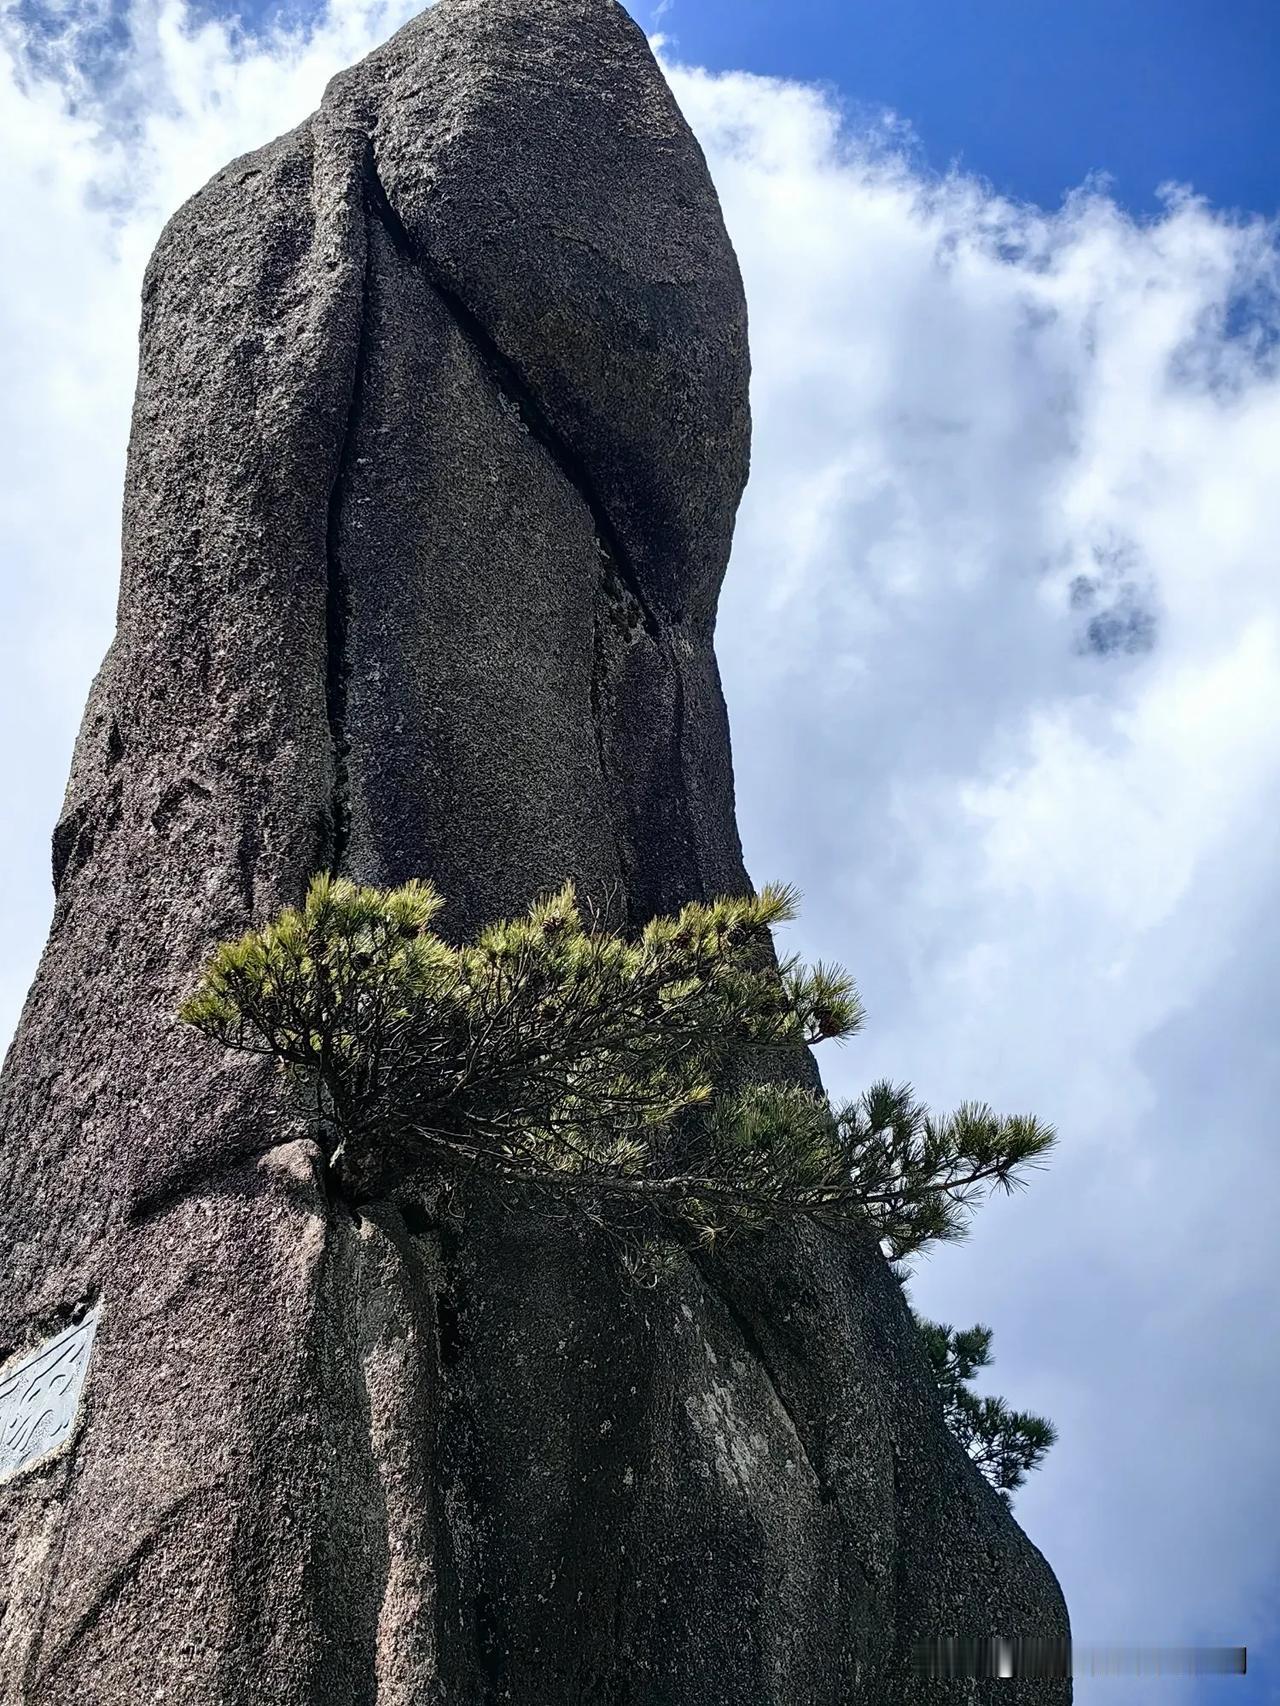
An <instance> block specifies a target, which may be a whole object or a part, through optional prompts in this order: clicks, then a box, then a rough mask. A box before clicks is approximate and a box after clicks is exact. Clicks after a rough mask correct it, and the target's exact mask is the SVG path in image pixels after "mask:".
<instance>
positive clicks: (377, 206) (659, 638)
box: [331, 143, 702, 928]
mask: <svg viewBox="0 0 1280 1706" xmlns="http://www.w3.org/2000/svg"><path fill="white" fill-rule="evenodd" d="M364 194H365V208H366V213H367V214H368V215H372V216H373V217H376V218H377V219H378V220H379V222H380V223H381V225H382V227H383V229H384V230H385V231H386V234H387V237H388V239H389V240H390V242H391V244H392V247H393V248H394V249H395V251H396V253H397V254H398V255H400V256H401V257H402V258H403V259H404V260H405V261H407V262H409V263H410V264H411V265H413V266H415V267H417V268H418V269H419V270H420V271H421V273H422V275H423V277H424V278H425V279H426V281H427V283H428V284H429V285H430V286H431V288H432V290H433V291H434V292H435V294H436V297H437V298H438V300H439V301H440V303H441V305H442V306H443V308H444V309H445V311H446V313H447V314H448V315H449V317H450V319H451V321H452V322H453V324H454V325H455V326H456V327H457V329H458V331H459V332H460V333H461V335H462V337H463V338H464V339H465V340H466V342H467V344H468V345H469V347H470V348H471V350H472V351H473V352H474V354H475V355H476V357H477V358H478V360H479V362H480V365H481V367H482V368H483V369H484V370H485V372H486V373H487V374H488V376H489V380H490V382H491V384H492V385H493V387H494V390H495V391H496V392H497V394H498V396H499V398H500V399H501V401H502V403H503V405H504V406H505V407H506V408H507V409H509V410H510V411H511V412H512V413H514V414H515V415H516V416H517V417H518V418H519V420H520V422H521V425H522V426H523V427H524V428H525V430H526V431H527V432H528V434H529V437H530V438H531V439H533V441H534V443H535V444H537V445H538V446H539V447H540V448H541V449H542V451H543V452H544V453H545V454H546V456H547V457H548V459H549V460H550V461H551V463H552V465H553V466H554V467H555V469H556V471H557V472H558V473H559V475H560V476H561V478H562V479H563V480H564V481H565V483H566V484H567V485H568V487H569V488H570V490H571V491H572V492H573V493H574V494H575V496H576V497H577V498H578V500H579V502H580V503H581V504H582V505H583V507H584V508H585V510H586V511H587V514H588V516H589V517H590V519H591V525H592V532H593V536H594V539H595V546H596V550H597V552H598V553H599V558H600V579H599V584H598V589H597V595H596V602H595V616H594V630H593V635H594V638H593V657H592V668H591V720H592V726H593V729H594V734H595V743H596V752H597V757H598V760H599V765H600V774H601V777H602V778H603V779H604V782H605V784H606V787H611V786H612V783H613V775H612V770H613V767H612V765H611V763H610V760H609V754H608V751H607V746H606V740H605V728H606V715H605V713H606V705H605V698H604V689H603V680H604V676H605V673H606V670H607V668H608V647H607V630H606V624H608V623H609V622H612V623H613V624H614V625H615V626H616V627H617V628H618V629H619V630H620V631H622V632H623V633H624V634H625V636H626V641H627V643H630V640H631V638H632V636H633V634H634V632H635V630H636V629H637V628H640V629H642V630H643V632H644V634H645V636H646V637H647V638H648V640H649V641H650V643H651V644H652V645H653V646H654V647H655V648H656V649H657V650H658V651H659V652H660V653H662V654H664V655H665V657H666V659H667V661H668V664H669V666H670V672H671V679H672V682H673V684H674V686H673V693H674V705H673V710H672V727H671V734H670V739H671V745H672V749H673V755H674V760H675V762H674V766H673V774H674V775H675V776H676V777H678V778H679V783H680V787H679V803H678V806H677V812H678V816H679V820H680V822H679V829H678V834H679V837H680V839H681V840H682V841H683V843H684V845H685V847H686V849H687V851H688V854H689V857H690V859H691V861H692V863H693V867H694V870H695V872H698V871H699V860H698V844H697V838H696V836H695V834H694V828H693V812H692V806H691V803H690V800H689V794H688V787H687V783H686V779H685V773H684V726H685V691H684V676H683V672H682V670H681V667H680V660H679V658H678V657H677V656H676V655H675V648H674V646H673V644H672V639H671V635H670V633H669V632H668V631H667V627H666V625H665V624H664V623H663V622H662V621H660V620H659V618H658V616H657V615H656V613H655V611H654V609H653V606H652V605H651V604H650V602H649V600H648V599H647V598H646V596H645V593H644V588H643V586H642V585H641V582H640V577H639V575H638V574H637V573H636V571H635V567H634V565H633V564H632V562H631V560H630V557H629V556H628V554H627V551H626V549H625V547H624V546H623V544H622V541H621V539H620V538H619V536H618V533H617V530H616V528H615V527H614V525H613V522H612V520H611V519H610V516H609V512H608V510H607V509H606V508H605V505H604V503H603V501H602V500H601V498H600V496H599V494H598V492H597V491H596V490H595V487H594V485H593V483H592V480H591V476H590V474H589V472H588V470H587V468H586V466H585V464H584V463H583V461H582V459H581V457H579V456H578V455H576V454H575V453H574V451H573V450H572V449H570V447H569V446H568V445H567V444H566V443H565V442H564V439H563V438H562V437H561V436H560V434H559V433H558V432H557V430H556V428H555V427H554V426H553V425H552V423H551V421H550V420H549V418H548V417H547V414H546V412H545V410H544V409H543V407H542V405H541V403H540V402H539V401H538V398H537V396H536V394H535V393H534V391H533V388H532V386H531V385H530V384H529V382H528V380H527V379H526V378H525V377H524V375H523V374H522V373H521V371H520V369H519V368H518V367H517V366H516V364H515V362H514V361H512V359H511V357H510V356H508V355H507V354H506V352H505V351H504V350H503V349H502V348H501V347H500V346H499V345H498V343H497V341H496V340H495V338H494V337H493V335H492V333H491V332H490V331H489V329H488V327H487V326H486V325H485V324H484V322H483V321H482V320H481V319H480V318H479V316H478V315H476V314H475V313H474V312H473V311H472V310H471V309H470V308H469V307H468V306H467V304H466V303H465V302H464V301H463V300H462V298H461V296H459V294H458V292H457V291H456V290H455V289H454V288H453V286H452V285H451V284H450V283H449V282H448V280H447V279H446V278H445V276H444V275H443V273H442V272H441V270H440V268H439V266H438V265H437V264H436V263H435V261H434V260H432V259H431V258H430V257H429V256H427V255H424V254H422V253H421V252H420V251H419V249H418V247H417V245H416V244H415V242H414V240H413V238H412V236H411V235H410V233H409V231H408V230H407V229H406V227H405V224H404V221H403V220H402V219H401V218H400V215H399V214H398V213H397V212H396V210H395V208H394V207H393V206H392V204H391V198H390V197H389V196H388V194H387V190H386V186H385V185H384V184H383V182H382V179H381V177H380V175H379V173H378V168H377V161H376V158H375V155H374V151H373V145H372V143H370V145H369V149H368V152H367V154H366V156H365V174H364ZM369 264H370V263H369V261H368V259H367V258H366V275H365V289H366V306H367V293H368V270H367V269H368V266H369ZM360 355H361V360H362V359H363V355H364V336H363V329H362V336H361V345H360ZM358 389H359V369H358V373H357V381H356V390H357V393H358ZM357 406H358V401H357ZM353 412H354V411H353ZM332 564H333V557H332V554H331V567H332ZM343 600H344V594H343V593H342V589H341V582H340V580H339V597H338V598H337V600H335V601H334V602H335V604H336V606H337V607H338V608H339V609H341V608H342V607H343ZM344 691H345V690H344ZM331 718H332V712H331ZM337 738H338V737H337V736H336V735H335V746H336V742H337ZM341 782H342V786H343V788H344V789H345V784H346V776H345V767H344V770H343V773H342V777H341ZM610 819H611V823H612V826H613V835H614V841H615V845H616V847H617V856H618V866H619V871H620V873H621V875H622V879H623V883H622V894H623V897H624V901H623V904H624V908H625V916H624V918H623V920H622V923H623V926H624V928H625V927H626V926H628V925H630V924H631V923H633V922H635V920H633V919H632V917H631V908H630V906H629V905H628V904H627V897H628V896H629V895H630V892H631V889H632V887H633V883H632V880H631V879H632V877H633V874H634V873H633V872H632V870H631V868H630V867H631V865H632V864H633V863H634V861H633V860H631V859H630V858H628V856H627V850H626V843H625V838H624V836H623V834H622V832H621V828H620V826H619V824H618V821H617V817H616V813H614V812H611V813H610ZM698 885H699V887H701V886H702V885H701V876H700V873H699V875H698Z"/></svg>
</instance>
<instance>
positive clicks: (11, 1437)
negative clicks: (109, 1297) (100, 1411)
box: [0, 1309, 98, 1480]
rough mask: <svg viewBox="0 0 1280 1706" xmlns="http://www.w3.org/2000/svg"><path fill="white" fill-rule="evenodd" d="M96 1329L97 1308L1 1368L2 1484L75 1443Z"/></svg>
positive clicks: (0, 1477)
mask: <svg viewBox="0 0 1280 1706" xmlns="http://www.w3.org/2000/svg"><path fill="white" fill-rule="evenodd" d="M97 1325H98V1312H97V1310H96V1309H95V1310H94V1311H93V1312H92V1313H91V1314H89V1315H86V1316H85V1318H84V1320H83V1321H79V1322H77V1323H76V1325H75V1326H74V1327H68V1328H67V1329H66V1330H65V1332H62V1333H59V1334H57V1336H56V1337H55V1338H52V1339H47V1340H46V1341H45V1343H44V1344H43V1345H38V1346H37V1347H36V1349H35V1350H33V1351H32V1352H31V1353H30V1355H28V1356H25V1357H23V1358H22V1360H21V1361H20V1362H15V1363H11V1364H10V1365H9V1366H8V1367H7V1368H4V1369H0V1480H2V1479H3V1478H4V1477H5V1476H7V1475H12V1474H14V1473H15V1471H17V1470H19V1469H22V1468H24V1467H25V1466H26V1465H27V1464H28V1463H33V1462H34V1461H35V1459H36V1458H37V1457H44V1456H45V1455H46V1454H47V1453H48V1452H51V1451H56V1450H57V1449H58V1447H59V1446H60V1445H63V1444H65V1443H66V1441H67V1440H68V1439H70V1437H71V1430H72V1428H73V1427H74V1426H75V1420H76V1412H77V1410H78V1409H79V1408H80V1392H81V1389H82V1388H83V1386H84V1377H85V1374H86V1372H87V1370H88V1367H89V1355H90V1352H91V1351H92V1350H93V1335H94V1332H95V1330H96V1328H97Z"/></svg>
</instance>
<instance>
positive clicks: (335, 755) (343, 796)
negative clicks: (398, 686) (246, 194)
mask: <svg viewBox="0 0 1280 1706" xmlns="http://www.w3.org/2000/svg"><path fill="white" fill-rule="evenodd" d="M380 187H381V186H380V185H379V184H378V174H377V170H376V168H375V166H374V161H373V144H372V142H370V141H368V140H366V143H365V156H364V166H363V170H362V172H361V177H360V196H361V202H362V212H363V226H364V255H363V258H362V271H361V279H360V325H359V330H358V332H357V334H356V350H355V358H354V360H353V362H352V367H351V389H350V392H349V393H348V397H347V408H346V415H345V418H344V420H343V425H342V433H341V436H340V438H339V441H338V458H337V462H336V464H335V466H334V472H333V480H332V482H331V484H330V487H329V506H328V514H327V517H326V526H325V611H324V617H325V623H324V626H325V695H324V697H325V713H326V715H327V717H328V720H329V742H330V746H331V748H332V763H333V774H332V782H331V786H330V795H329V823H328V865H329V869H330V870H331V871H335V872H337V871H340V870H341V869H342V866H343V862H344V860H345V858H346V853H347V844H348V842H349V841H350V838H351V736H350V733H349V730H348V728H347V699H348V686H349V682H350V676H351V657H350V647H349V638H350V636H349V627H350V618H351V588H350V585H349V584H348V577H347V572H346V569H345V567H344V563H343V527H344V523H345V522H347V521H348V519H349V518H348V517H347V516H346V514H345V508H346V502H345V500H346V495H347V489H348V487H349V485H350V482H351V471H352V463H353V459H354V455H355V444H356V436H357V432H358V430H359V424H360V404H361V398H362V396H363V391H364V382H365V373H366V369H367V367H368V359H369V352H368V340H369V309H370V294H371V290H372V283H373V279H372V271H373V256H372V251H371V245H370V241H369V220H370V218H371V217H372V216H373V214H374V213H375V211H376V190H377V189H379V188H380Z"/></svg>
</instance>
